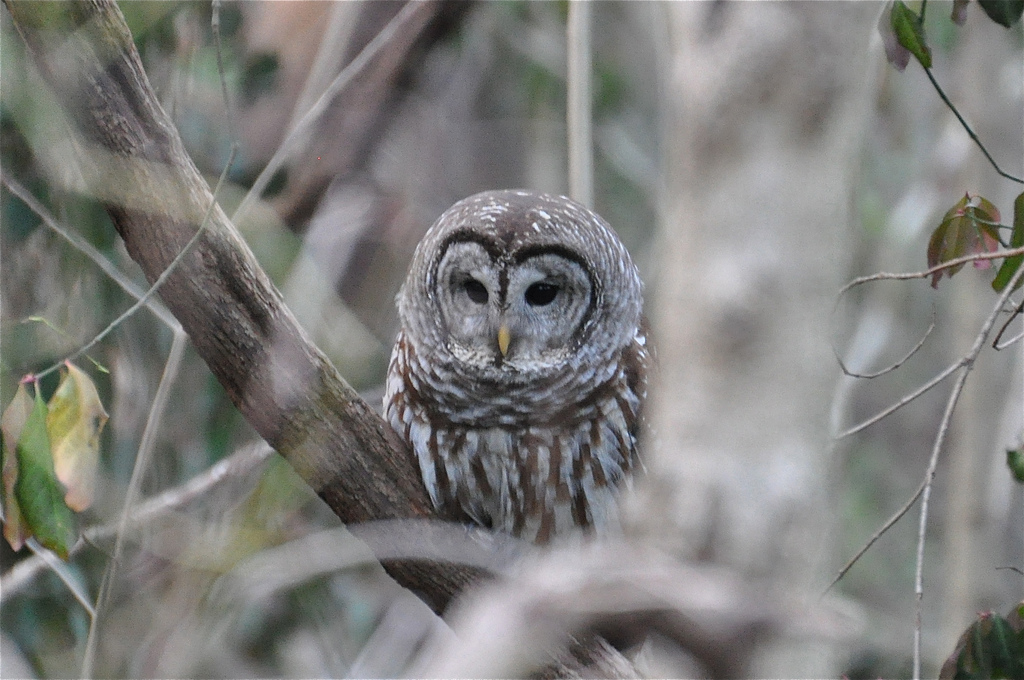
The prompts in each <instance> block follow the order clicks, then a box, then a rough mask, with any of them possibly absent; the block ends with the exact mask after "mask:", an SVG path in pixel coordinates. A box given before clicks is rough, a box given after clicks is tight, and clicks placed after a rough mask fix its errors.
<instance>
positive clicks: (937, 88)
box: [924, 67, 1024, 184]
mask: <svg viewBox="0 0 1024 680" xmlns="http://www.w3.org/2000/svg"><path fill="white" fill-rule="evenodd" d="M924 72H925V75H927V76H928V80H930V81H931V82H932V87H934V88H935V91H936V92H938V93H939V98H940V99H942V101H943V103H944V104H945V105H946V106H948V107H949V110H950V111H952V112H953V115H954V116H956V119H957V120H958V121H960V125H961V126H963V128H964V130H966V131H967V134H968V135H969V136H970V138H971V139H972V140H973V141H974V143H975V144H977V145H978V148H979V149H981V153H983V154H985V158H987V159H988V162H989V163H990V164H991V165H992V168H993V169H994V170H995V171H996V172H997V173H998V174H999V175H1000V176H1001V177H1005V178H1006V179H1008V180H1010V181H1013V182H1016V183H1017V184H1024V179H1021V178H1019V177H1014V176H1013V175H1011V174H1009V173H1006V172H1003V170H1002V168H1000V167H999V164H998V163H996V160H995V159H994V158H992V154H990V153H989V152H988V149H986V148H985V145H984V144H982V143H981V140H980V139H978V135H976V134H974V130H972V129H971V126H970V125H968V124H967V121H966V120H964V117H963V116H961V115H960V112H959V111H957V108H956V107H955V106H954V105H953V102H951V101H950V100H949V97H947V96H946V93H945V92H944V91H943V90H942V87H941V86H940V85H939V81H937V80H935V76H934V75H932V70H931V69H930V68H927V67H925V69H924Z"/></svg>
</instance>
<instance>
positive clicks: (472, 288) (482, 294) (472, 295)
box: [462, 279, 487, 305]
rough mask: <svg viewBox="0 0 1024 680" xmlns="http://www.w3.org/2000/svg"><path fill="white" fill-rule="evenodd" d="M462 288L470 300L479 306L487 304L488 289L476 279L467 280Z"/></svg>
mask: <svg viewBox="0 0 1024 680" xmlns="http://www.w3.org/2000/svg"><path fill="white" fill-rule="evenodd" d="M462 287H463V288H464V289H465V291H466V295H468V296H469V299H470V300H472V301H473V302H475V303H476V304H478V305H484V304H487V288H485V287H484V284H482V283H480V282H479V281H477V280H476V279H466V282H465V283H463V284H462Z"/></svg>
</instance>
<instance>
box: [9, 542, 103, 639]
mask: <svg viewBox="0 0 1024 680" xmlns="http://www.w3.org/2000/svg"><path fill="white" fill-rule="evenodd" d="M25 545H26V546H28V549H29V550H31V551H32V554H33V555H35V556H36V558H37V559H38V560H39V561H40V562H42V563H43V564H45V565H46V566H47V567H49V568H50V570H51V571H52V572H53V573H54V574H56V575H57V578H59V579H60V580H61V582H62V583H63V584H64V585H65V586H66V587H67V589H68V590H69V591H70V592H71V594H72V595H73V596H74V598H75V599H76V600H78V604H80V605H82V608H83V609H85V611H86V613H88V614H89V620H90V626H91V625H92V622H93V621H95V620H96V609H95V608H94V607H93V606H92V602H91V601H90V600H89V594H88V593H87V592H86V591H85V587H84V586H83V585H82V583H81V582H80V580H79V576H78V575H77V574H73V573H72V572H71V569H70V568H69V567H68V565H67V564H65V563H64V562H63V561H61V560H60V558H58V557H57V555H55V554H54V553H53V551H52V550H49V549H48V548H44V547H43V546H41V545H40V544H39V541H37V540H36V539H35V537H33V536H29V538H28V540H27V541H25Z"/></svg>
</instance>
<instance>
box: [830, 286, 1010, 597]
mask: <svg viewBox="0 0 1024 680" xmlns="http://www.w3.org/2000/svg"><path fill="white" fill-rule="evenodd" d="M1022 274H1024V267H1022V268H1021V269H1018V270H1017V272H1016V273H1015V274H1014V277H1013V279H1012V280H1011V281H1010V283H1009V284H1008V285H1007V287H1006V288H1005V289H1004V291H1003V293H1002V295H1000V297H999V300H998V302H997V303H996V305H995V307H994V309H993V311H992V313H991V314H990V315H989V316H988V318H987V319H986V320H985V322H984V324H982V328H981V330H980V331H979V333H978V335H977V336H976V338H975V342H974V345H972V347H971V349H970V351H969V352H968V353H967V354H965V355H964V356H963V357H961V358H960V360H959V361H957V362H956V363H954V364H951V365H950V366H948V367H947V368H946V369H945V370H944V371H942V372H941V373H939V374H938V375H936V376H935V377H934V378H932V379H931V380H929V381H928V382H927V383H925V384H924V385H923V386H922V387H920V388H918V389H917V390H915V391H914V392H912V393H910V394H908V395H907V396H905V397H903V398H902V399H900V400H899V401H898V402H896V403H895V404H894V405H892V406H890V407H889V408H887V409H885V410H883V411H881V412H880V413H878V414H876V415H875V416H872V417H871V418H868V419H867V420H865V421H863V422H861V423H860V424H859V425H857V426H855V427H853V428H850V429H849V430H846V431H845V432H842V433H840V434H839V435H837V436H836V437H835V438H836V439H843V438H845V437H848V436H850V435H853V434H856V433H857V432H860V431H861V430H863V429H864V428H866V427H868V426H869V425H872V424H874V423H876V422H878V421H879V420H881V419H883V418H885V417H886V416H888V415H889V414H891V413H893V412H894V411H896V410H897V409H899V408H900V407H902V406H905V405H906V404H908V403H910V402H911V401H913V400H914V399H916V398H917V397H919V396H921V395H922V394H924V393H925V392H927V391H928V390H930V389H931V388H933V387H935V386H936V385H938V384H939V383H940V382H942V381H943V380H945V379H946V378H948V377H949V376H950V375H952V374H953V373H955V372H956V371H957V370H959V369H961V368H964V369H966V370H964V371H963V373H961V375H960V377H958V379H957V382H956V383H955V384H954V386H953V390H952V391H951V393H950V400H949V402H948V403H947V412H950V408H951V406H950V405H951V404H952V405H953V406H955V404H956V399H958V398H959V395H960V392H961V391H962V389H963V382H964V381H965V380H966V376H967V375H968V374H969V373H970V369H971V367H972V366H973V364H974V361H975V359H977V357H978V354H979V353H980V351H981V346H982V345H984V341H985V338H986V337H987V336H988V333H989V332H990V331H991V330H992V327H993V325H994V324H995V320H996V318H998V315H999V314H1001V313H1002V310H1003V306H1004V305H1005V304H1006V301H1007V300H1008V299H1009V297H1010V294H1011V292H1012V290H1013V287H1014V285H1015V284H1016V281H1018V280H1019V279H1020V277H1021V276H1022ZM847 288H849V286H847ZM950 413H951V412H950ZM948 425H949V422H948V419H947V418H946V416H944V417H943V421H942V423H941V424H940V430H939V433H938V435H937V437H936V442H935V445H934V446H933V448H932V459H931V461H930V464H929V467H928V470H927V471H926V474H925V477H924V479H923V480H922V481H921V484H920V486H918V488H917V490H916V491H914V493H913V494H912V495H911V497H910V499H909V500H907V502H906V503H904V504H903V506H902V507H901V508H900V509H899V510H897V511H896V512H895V513H894V514H893V516H892V517H890V518H889V519H888V520H886V522H885V523H884V524H883V525H882V526H881V527H880V528H879V529H878V530H877V531H876V532H875V533H874V534H872V536H871V538H869V539H868V541H867V542H866V543H865V544H864V545H863V546H862V547H861V548H860V550H858V551H857V553H856V554H855V555H854V556H853V557H852V558H851V559H850V560H849V561H848V562H847V563H846V565H845V566H843V568H842V569H840V570H839V573H838V574H837V575H836V577H835V578H834V579H832V582H831V583H829V585H828V587H827V588H825V590H824V591H823V592H822V596H824V595H825V594H826V593H828V591H829V590H831V589H832V588H833V587H834V586H835V585H836V583H838V582H839V581H840V580H842V578H843V577H844V576H845V575H846V573H847V572H848V571H849V570H850V568H851V567H853V565H854V564H856V562H857V561H858V560H859V559H860V558H861V557H862V556H863V555H864V553H866V552H867V551H868V549H869V548H871V546H872V545H874V544H875V542H876V541H877V540H878V539H879V538H881V537H882V535H883V534H885V532H887V531H888V530H889V529H891V528H892V526H893V525H894V524H896V522H898V521H899V520H900V519H901V518H902V517H903V516H904V515H905V514H907V512H908V511H909V510H910V508H912V507H913V505H914V503H915V502H917V499H918V498H920V497H921V496H922V495H923V494H924V493H925V492H926V491H929V489H930V476H929V471H930V475H931V476H934V470H932V466H931V463H932V462H934V463H935V464H937V460H938V459H937V456H938V451H939V450H940V449H941V445H942V442H943V440H944V438H945V431H946V429H948Z"/></svg>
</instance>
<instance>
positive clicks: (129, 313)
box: [35, 147, 238, 380]
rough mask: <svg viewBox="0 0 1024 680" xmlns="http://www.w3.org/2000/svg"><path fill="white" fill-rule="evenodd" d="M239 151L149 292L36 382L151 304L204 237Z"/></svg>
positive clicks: (79, 354)
mask: <svg viewBox="0 0 1024 680" xmlns="http://www.w3.org/2000/svg"><path fill="white" fill-rule="evenodd" d="M237 150H238V149H237V147H232V149H231V155H230V156H229V157H228V162H227V163H226V164H225V165H224V171H223V172H221V174H220V178H219V179H218V180H217V186H216V188H215V189H214V190H213V198H212V200H211V201H210V207H209V208H207V210H206V215H205V216H204V217H203V221H202V222H200V224H199V228H198V229H196V233H195V234H193V235H192V238H190V239H189V241H188V243H186V244H185V247H183V248H182V249H181V250H180V251H178V254H177V255H175V256H174V259H172V260H171V262H170V264H168V265H167V268H166V269H164V270H163V272H161V273H160V276H158V277H157V279H156V281H154V282H153V285H152V286H150V287H149V290H147V291H146V292H145V293H144V294H143V295H142V297H140V298H139V299H138V300H136V301H135V303H134V304H133V305H132V306H131V307H129V308H128V309H126V310H125V311H124V312H122V313H121V315H120V316H118V317H117V318H116V319H114V320H113V321H111V322H110V323H109V324H108V325H107V327H106V328H104V329H103V330H102V331H100V332H99V333H97V334H96V335H95V336H94V337H93V339H92V340H90V341H89V342H87V343H85V344H84V345H82V346H81V347H79V348H78V349H77V350H75V351H74V352H72V353H71V354H69V355H68V356H66V357H64V358H63V359H61V360H60V361H58V362H56V363H55V364H53V365H52V366H50V367H49V368H45V369H43V370H42V371H40V372H39V373H36V374H35V379H36V380H39V379H41V378H42V377H44V376H46V375H49V374H50V373H52V372H54V371H56V370H57V369H58V368H60V367H61V366H63V365H64V362H66V361H73V360H74V359H76V358H78V357H80V356H81V355H83V354H85V353H86V352H88V351H89V350H90V349H91V348H92V347H94V346H95V345H96V344H97V343H98V342H100V341H101V340H103V338H105V337H107V335H109V334H110V333H111V331H113V330H114V329H115V328H117V327H118V326H119V325H121V323H122V322H123V321H124V320H125V319H127V318H129V317H130V316H132V315H133V314H135V312H137V311H139V309H140V308H141V307H142V306H143V305H145V304H146V303H147V302H149V300H150V298H152V297H153V296H154V295H155V294H156V292H157V291H158V290H160V287H161V286H162V285H163V284H164V282H165V281H167V279H168V278H169V277H170V276H171V274H172V273H173V272H174V270H175V269H176V268H177V266H178V263H180V262H181V261H182V259H184V257H185V255H187V254H188V252H189V251H190V250H191V249H192V246H194V245H195V244H196V243H197V242H198V241H199V237H200V236H202V235H203V231H204V230H205V229H206V225H207V224H209V221H210V215H212V214H213V209H214V207H216V205H217V193H218V192H219V191H220V188H221V185H222V184H223V183H224V178H225V177H226V176H227V174H228V169H229V168H230V167H231V165H232V163H234V161H235V152H236V151H237ZM180 328H181V326H178V331H176V332H180Z"/></svg>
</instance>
